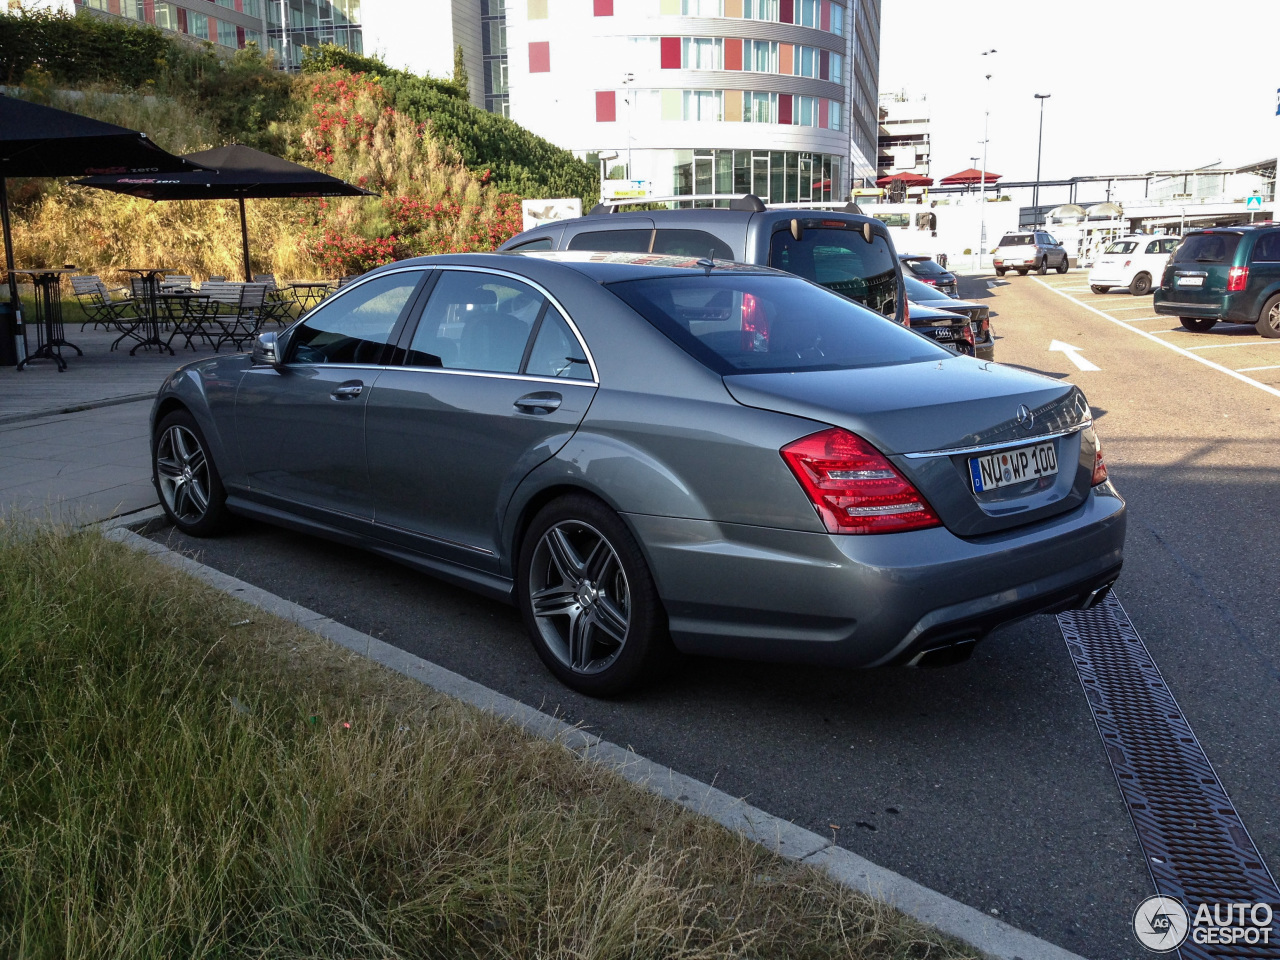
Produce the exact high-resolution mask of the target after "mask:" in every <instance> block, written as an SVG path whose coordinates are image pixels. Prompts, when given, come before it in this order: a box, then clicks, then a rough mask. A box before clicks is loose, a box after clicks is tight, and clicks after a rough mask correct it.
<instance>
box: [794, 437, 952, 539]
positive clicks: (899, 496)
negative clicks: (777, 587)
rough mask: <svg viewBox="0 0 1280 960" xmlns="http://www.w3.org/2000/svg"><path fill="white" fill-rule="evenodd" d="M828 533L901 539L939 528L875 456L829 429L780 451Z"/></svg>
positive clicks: (919, 501) (859, 440)
mask: <svg viewBox="0 0 1280 960" xmlns="http://www.w3.org/2000/svg"><path fill="white" fill-rule="evenodd" d="M780 452H781V454H782V459H783V460H785V461H786V462H787V466H788V467H790V468H791V472H792V473H794V474H795V475H796V479H797V480H799V481H800V486H802V487H804V492H805V493H807V494H808V495H809V500H810V501H811V502H812V503H813V506H814V509H816V510H817V511H818V516H820V517H821V518H822V522H823V523H824V524H826V527H827V530H828V531H829V532H831V533H899V532H902V531H904V530H920V529H923V528H925V527H937V526H940V525H941V524H942V521H941V520H939V519H938V515H937V514H936V513H934V512H933V508H932V507H931V506H929V504H928V502H926V501H925V499H924V497H922V496H921V495H920V491H918V490H917V489H916V488H915V487H914V486H912V485H911V483H910V482H909V481H908V480H907V479H906V478H905V477H904V476H902V474H900V473H899V472H898V471H897V470H896V469H895V468H894V466H893V464H891V463H890V462H889V461H888V460H887V459H886V458H885V456H884V454H882V453H881V452H880V451H879V450H877V449H876V448H875V447H873V446H872V445H871V444H869V443H867V441H865V440H863V439H862V438H861V437H859V436H858V435H857V434H853V433H850V432H849V431H848V430H842V429H840V428H839V427H832V428H831V429H829V430H823V431H821V432H820V433H814V434H810V435H809V436H807V437H801V438H800V439H799V440H796V441H795V442H794V443H789V444H787V445H786V446H785V447H783V448H782V450H781V451H780Z"/></svg>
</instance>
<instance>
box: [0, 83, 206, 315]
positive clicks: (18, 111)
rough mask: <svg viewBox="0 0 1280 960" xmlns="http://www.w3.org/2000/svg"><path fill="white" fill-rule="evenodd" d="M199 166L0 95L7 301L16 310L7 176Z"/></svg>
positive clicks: (141, 138)
mask: <svg viewBox="0 0 1280 960" xmlns="http://www.w3.org/2000/svg"><path fill="white" fill-rule="evenodd" d="M200 166H201V164H200V163H199V162H198V161H196V162H192V161H189V160H183V159H182V158H181V157H175V156H173V154H171V153H166V152H165V151H163V150H161V149H160V148H159V147H157V146H156V145H155V144H154V143H152V142H151V141H150V140H148V139H147V135H146V134H145V133H139V132H138V131H136V130H130V129H128V128H127V127H117V126H116V125H115V124H114V123H104V122H102V121H101V120H94V119H93V118H92V117H85V116H81V115H80V114H78V113H68V112H67V111H65V110H56V109H54V108H53V107H44V106H41V105H40V104H38V103H30V102H28V101H26V100H19V99H17V98H16V97H8V96H3V95H0V221H2V223H3V230H4V257H5V266H6V268H7V270H8V271H9V272H8V274H7V279H8V283H9V300H10V302H12V303H13V306H14V312H15V314H16V313H17V309H18V284H17V281H16V280H15V279H14V276H13V237H12V235H11V233H10V226H9V192H8V187H7V184H6V182H5V181H6V180H7V179H8V178H9V177H82V176H84V175H85V174H116V175H120V174H131V173H163V172H168V171H183V170H186V171H192V170H198V169H199V168H200Z"/></svg>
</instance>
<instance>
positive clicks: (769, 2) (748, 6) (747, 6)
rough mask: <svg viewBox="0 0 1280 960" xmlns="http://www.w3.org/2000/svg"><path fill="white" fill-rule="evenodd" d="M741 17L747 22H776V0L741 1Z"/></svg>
mask: <svg viewBox="0 0 1280 960" xmlns="http://www.w3.org/2000/svg"><path fill="white" fill-rule="evenodd" d="M742 16H743V17H744V18H746V19H747V20H772V21H773V22H774V23H777V22H778V0H743V3H742Z"/></svg>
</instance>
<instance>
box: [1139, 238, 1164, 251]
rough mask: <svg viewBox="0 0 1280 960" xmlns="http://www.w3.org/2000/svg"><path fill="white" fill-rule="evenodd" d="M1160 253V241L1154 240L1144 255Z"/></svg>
mask: <svg viewBox="0 0 1280 960" xmlns="http://www.w3.org/2000/svg"><path fill="white" fill-rule="evenodd" d="M1159 252H1160V241H1159V240H1152V241H1151V242H1150V243H1148V244H1147V249H1146V250H1144V251H1143V253H1159Z"/></svg>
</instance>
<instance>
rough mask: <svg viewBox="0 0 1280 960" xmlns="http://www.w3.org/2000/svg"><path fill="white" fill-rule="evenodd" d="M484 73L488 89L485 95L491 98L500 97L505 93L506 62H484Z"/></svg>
mask: <svg viewBox="0 0 1280 960" xmlns="http://www.w3.org/2000/svg"><path fill="white" fill-rule="evenodd" d="M484 67H485V71H486V75H487V79H488V81H489V82H488V84H487V86H488V89H487V90H486V91H485V92H486V93H488V94H490V95H492V96H501V95H502V94H505V93H507V92H508V91H507V61H506V60H486V61H485V64H484Z"/></svg>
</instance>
